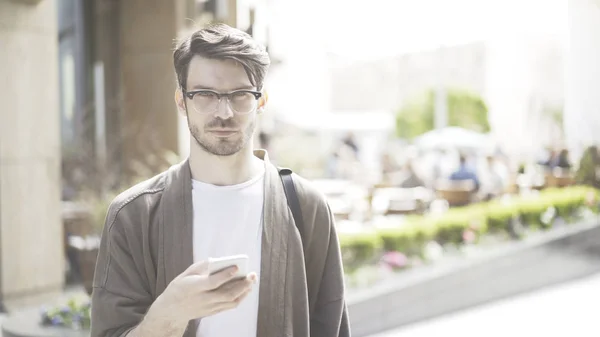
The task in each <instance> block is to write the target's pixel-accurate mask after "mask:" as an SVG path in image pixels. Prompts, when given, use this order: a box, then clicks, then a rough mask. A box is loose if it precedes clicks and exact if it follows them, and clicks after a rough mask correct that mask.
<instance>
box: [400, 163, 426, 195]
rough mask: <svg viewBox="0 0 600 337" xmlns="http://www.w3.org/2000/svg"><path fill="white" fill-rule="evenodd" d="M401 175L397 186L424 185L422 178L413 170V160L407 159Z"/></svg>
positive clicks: (411, 186) (413, 186)
mask: <svg viewBox="0 0 600 337" xmlns="http://www.w3.org/2000/svg"><path fill="white" fill-rule="evenodd" d="M403 173H404V174H403V177H402V179H401V181H400V183H399V187H402V188H415V187H422V186H425V183H424V182H423V180H422V179H421V178H420V177H419V175H418V174H417V173H416V172H415V170H414V166H413V162H412V161H410V160H409V161H407V162H406V165H405V166H404V172H403Z"/></svg>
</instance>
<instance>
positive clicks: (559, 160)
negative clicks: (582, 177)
mask: <svg viewBox="0 0 600 337" xmlns="http://www.w3.org/2000/svg"><path fill="white" fill-rule="evenodd" d="M551 166H552V167H553V168H554V167H558V168H561V169H565V170H568V169H570V168H571V166H572V165H571V160H570V159H569V150H567V149H562V150H560V152H559V153H558V155H556V156H555V157H554V158H553V160H552V164H551Z"/></svg>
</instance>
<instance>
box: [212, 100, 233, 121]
mask: <svg viewBox="0 0 600 337" xmlns="http://www.w3.org/2000/svg"><path fill="white" fill-rule="evenodd" d="M215 116H216V117H219V118H221V119H229V118H232V117H233V110H231V107H230V106H229V101H228V100H227V98H226V97H223V98H221V99H220V100H219V102H218V103H217V110H216V111H215Z"/></svg>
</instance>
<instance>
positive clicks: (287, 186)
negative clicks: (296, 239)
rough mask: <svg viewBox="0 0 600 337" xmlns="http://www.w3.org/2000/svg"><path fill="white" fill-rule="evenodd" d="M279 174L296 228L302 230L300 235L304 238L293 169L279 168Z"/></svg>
mask: <svg viewBox="0 0 600 337" xmlns="http://www.w3.org/2000/svg"><path fill="white" fill-rule="evenodd" d="M279 176H280V177H281V182H282V183H283V189H284V190H285V196H286V198H287V203H288V206H289V207H290V210H291V211H292V215H293V216H294V222H295V223H296V228H298V231H299V232H300V237H301V238H304V233H303V228H304V221H303V220H302V209H301V208H300V201H299V200H298V193H297V192H296V186H295V184H294V179H293V178H292V170H290V169H288V168H279Z"/></svg>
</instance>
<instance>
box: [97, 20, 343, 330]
mask: <svg viewBox="0 0 600 337" xmlns="http://www.w3.org/2000/svg"><path fill="white" fill-rule="evenodd" d="M269 63H270V61H269V57H268V54H267V53H266V51H265V49H264V48H263V47H261V46H259V45H258V44H257V43H256V42H255V41H254V40H252V38H251V37H250V36H249V35H247V34H245V33H243V32H241V31H239V30H236V29H233V28H231V27H228V26H226V25H214V26H211V27H208V28H205V29H201V30H199V31H197V32H195V33H194V34H192V35H191V36H190V37H189V38H187V39H185V40H184V41H182V42H181V43H180V44H179V45H178V46H177V48H176V50H175V52H174V66H175V73H176V75H177V80H178V85H179V88H178V90H177V91H176V94H175V101H176V103H177V107H178V109H179V111H180V112H181V113H182V114H184V115H185V116H186V117H187V121H188V126H189V130H190V132H191V135H192V137H191V144H190V156H189V159H187V160H186V161H184V162H183V163H181V164H179V165H176V166H174V167H172V168H171V169H169V170H168V171H166V172H163V173H162V174H160V175H158V176H156V177H154V178H152V179H149V180H147V181H145V182H143V183H141V184H138V185H136V186H134V187H132V188H131V189H129V190H127V191H125V192H124V193H122V194H121V195H120V196H118V197H117V198H116V199H115V200H114V201H113V202H112V204H111V206H110V207H109V210H108V215H107V220H106V225H105V228H104V232H103V236H102V242H101V247H100V251H99V255H98V261H97V265H96V274H95V277H94V291H93V294H92V336H130V337H152V336H160V337H165V336H182V335H183V336H185V337H191V336H203V337H214V336H260V337H269V336H273V337H275V336H277V337H281V336H294V337H303V336H312V337H319V336H349V325H348V317H347V313H346V304H345V299H344V284H343V269H342V262H341V257H340V250H339V245H338V239H337V235H336V231H335V224H334V220H333V216H332V214H331V211H330V210H329V207H328V205H327V203H326V201H325V199H324V197H323V196H322V194H320V193H318V192H317V191H316V190H315V188H314V187H312V186H311V185H310V184H309V183H308V182H307V181H306V180H304V179H302V178H301V177H299V176H294V181H295V186H296V190H297V196H298V199H299V203H300V209H301V214H302V217H303V223H301V224H295V222H294V220H293V214H292V213H291V210H290V208H289V207H288V204H287V200H286V194H285V190H284V188H283V184H282V182H281V179H280V177H279V172H278V170H277V168H276V167H274V166H273V165H272V164H270V163H269V159H268V156H267V154H266V152H265V151H256V152H253V150H252V149H253V142H252V138H253V137H252V136H253V133H254V130H255V125H256V115H257V114H259V113H261V112H262V111H263V110H264V108H265V104H266V100H265V99H264V96H263V92H262V89H263V83H264V79H265V75H266V73H267V69H268V67H269ZM299 228H301V229H302V230H301V231H300V230H299ZM301 234H302V235H301ZM234 254H247V255H248V256H249V257H250V259H249V266H250V268H251V271H252V273H250V274H249V275H248V277H246V278H244V279H241V280H239V279H236V280H232V273H233V272H234V270H232V269H228V270H225V271H222V272H219V273H216V274H213V275H207V265H208V263H207V262H206V261H207V260H208V259H209V258H211V257H213V258H216V257H222V256H229V255H234Z"/></svg>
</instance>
